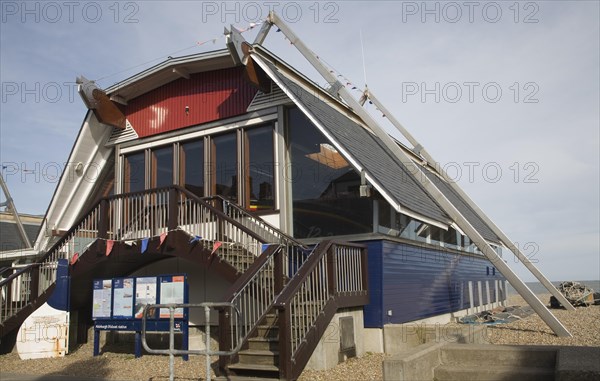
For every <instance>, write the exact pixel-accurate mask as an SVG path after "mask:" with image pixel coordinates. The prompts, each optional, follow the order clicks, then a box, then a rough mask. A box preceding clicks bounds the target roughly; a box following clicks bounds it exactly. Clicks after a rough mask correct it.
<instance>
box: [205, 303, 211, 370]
mask: <svg viewBox="0 0 600 381" xmlns="http://www.w3.org/2000/svg"><path fill="white" fill-rule="evenodd" d="M204 319H205V320H206V340H205V341H206V381H210V307H209V306H204Z"/></svg>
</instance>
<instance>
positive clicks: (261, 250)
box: [260, 243, 271, 253]
mask: <svg viewBox="0 0 600 381" xmlns="http://www.w3.org/2000/svg"><path fill="white" fill-rule="evenodd" d="M269 246H271V244H269V243H263V244H262V246H261V248H260V252H261V253H264V252H265V250H267V249H268V248H269Z"/></svg>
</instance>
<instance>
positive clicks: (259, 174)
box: [244, 125, 275, 211]
mask: <svg viewBox="0 0 600 381" xmlns="http://www.w3.org/2000/svg"><path fill="white" fill-rule="evenodd" d="M244 153H245V160H244V163H245V171H246V184H245V185H246V186H245V203H244V206H246V208H248V209H249V210H255V211H260V210H269V209H274V207H275V198H274V195H275V180H274V167H275V165H274V162H275V152H274V150H273V127H272V126H270V125H269V126H265V127H259V128H253V129H250V130H247V131H246V140H245V149H244Z"/></svg>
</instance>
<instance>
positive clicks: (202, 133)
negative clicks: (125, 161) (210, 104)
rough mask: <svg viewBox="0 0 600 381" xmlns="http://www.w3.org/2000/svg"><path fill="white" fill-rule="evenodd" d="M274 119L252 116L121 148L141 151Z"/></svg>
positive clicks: (273, 117)
mask: <svg viewBox="0 0 600 381" xmlns="http://www.w3.org/2000/svg"><path fill="white" fill-rule="evenodd" d="M272 120H277V114H272V115H265V116H260V117H256V118H251V119H245V120H243V121H238V122H232V123H229V124H225V125H220V126H218V127H212V128H207V129H203V130H201V131H194V132H189V133H187V134H183V135H176V136H171V137H168V138H165V139H161V140H155V141H152V142H147V143H141V144H137V145H133V146H129V147H123V148H121V154H127V153H130V152H135V151H140V150H143V149H148V148H154V147H159V146H163V145H165V144H169V143H175V142H183V141H186V140H191V139H194V138H199V137H203V136H206V135H212V134H216V133H219V132H224V131H229V130H234V129H238V128H241V127H248V126H254V125H258V124H262V123H265V122H270V121H272Z"/></svg>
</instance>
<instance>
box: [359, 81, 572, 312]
mask: <svg viewBox="0 0 600 381" xmlns="http://www.w3.org/2000/svg"><path fill="white" fill-rule="evenodd" d="M365 96H366V98H368V99H369V100H370V101H371V102H373V104H374V105H375V106H377V107H378V108H379V110H381V112H383V114H384V115H385V116H386V118H388V120H389V121H390V122H391V123H392V124H393V125H394V126H395V127H396V128H397V129H398V131H400V133H401V134H402V135H404V137H405V138H406V140H408V141H409V142H410V144H412V146H413V147H415V149H414V150H415V151H418V152H415V153H416V154H417V155H420V156H421V157H422V158H423V159H425V160H426V161H427V162H428V163H430V164H433V163H436V161H435V160H434V159H433V157H432V156H431V155H430V154H429V152H428V151H427V150H426V149H425V148H423V146H422V145H421V144H420V143H419V142H418V141H417V139H415V138H414V137H413V136H412V135H411V134H410V132H408V130H407V129H406V128H405V127H404V126H403V125H402V124H401V123H400V122H399V121H398V120H397V119H396V118H395V117H394V115H393V114H392V113H391V112H390V111H389V110H388V109H387V108H386V107H385V106H384V105H383V104H382V103H381V102H380V101H379V100H378V99H377V98H376V97H375V95H373V93H371V92H370V91H369V90H366V91H365ZM434 167H435V169H436V170H437V172H438V173H439V174H440V175H441V176H442V177H443V178H444V180H446V182H447V183H448V185H450V187H451V188H452V189H453V190H454V191H455V192H456V193H458V194H459V195H460V196H461V197H462V198H463V199H464V200H465V202H466V203H467V205H469V207H471V209H473V211H474V212H475V214H477V216H478V217H479V218H481V219H482V220H483V221H484V222H485V223H486V224H487V225H488V226H489V227H490V229H492V231H493V232H494V234H496V236H498V238H500V241H501V242H502V243H503V244H504V246H506V248H507V249H508V250H510V251H511V252H512V253H513V254H514V255H515V256H516V257H517V258H519V260H520V261H521V263H523V265H525V267H526V268H527V269H528V270H529V271H530V272H531V273H532V274H533V275H534V276H535V277H536V278H537V280H538V281H539V282H540V283H541V284H543V285H544V287H546V289H547V290H548V291H549V292H550V293H551V294H552V295H553V296H554V297H555V298H556V299H557V300H558V301H559V302H560V304H562V305H563V307H565V308H566V309H567V310H571V311H572V310H575V307H573V306H572V305H571V303H570V302H569V301H568V300H567V298H566V297H565V296H564V295H563V294H562V293H561V292H560V291H558V290H557V289H556V287H554V285H553V284H552V283H551V282H550V281H549V280H548V278H546V277H545V276H544V274H542V273H541V272H540V271H539V270H538V268H537V267H536V266H535V265H534V264H533V263H532V262H531V261H530V260H529V258H527V256H526V255H524V254H523V253H522V252H521V250H519V248H518V247H517V245H515V244H514V243H513V242H512V241H511V240H510V238H508V236H507V235H506V234H505V233H504V232H503V231H502V230H501V229H500V228H499V227H498V226H497V225H496V224H495V223H494V222H493V221H492V220H491V219H490V218H489V217H488V216H487V215H486V214H485V213H484V212H483V211H482V210H481V209H480V208H479V206H478V205H477V204H476V203H475V202H474V201H473V200H472V199H471V198H470V197H469V196H468V195H467V193H466V192H464V191H463V190H462V188H461V187H460V186H458V184H457V183H456V182H455V181H453V180H452V179H451V178H450V177H449V176H448V174H447V173H446V171H444V169H443V168H441V166H434Z"/></svg>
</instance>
